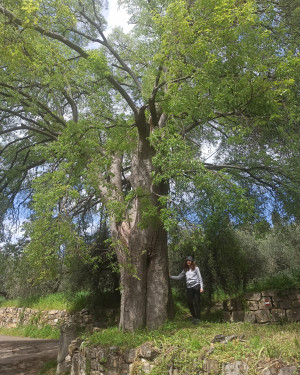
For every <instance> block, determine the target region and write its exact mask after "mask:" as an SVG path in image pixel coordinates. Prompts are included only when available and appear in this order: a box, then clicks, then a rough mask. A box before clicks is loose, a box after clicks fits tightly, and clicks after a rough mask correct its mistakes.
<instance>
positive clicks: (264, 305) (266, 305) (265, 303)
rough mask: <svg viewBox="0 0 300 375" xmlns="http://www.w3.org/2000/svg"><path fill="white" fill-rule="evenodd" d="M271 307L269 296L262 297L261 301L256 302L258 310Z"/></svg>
mask: <svg viewBox="0 0 300 375" xmlns="http://www.w3.org/2000/svg"><path fill="white" fill-rule="evenodd" d="M271 308H272V300H271V299H270V298H265V297H264V298H263V299H262V300H261V301H259V302H258V310H264V309H271Z"/></svg>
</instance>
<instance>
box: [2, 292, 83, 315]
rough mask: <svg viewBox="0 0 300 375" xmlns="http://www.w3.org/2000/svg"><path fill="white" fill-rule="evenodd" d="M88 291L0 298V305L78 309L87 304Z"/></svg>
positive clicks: (37, 308) (71, 310)
mask: <svg viewBox="0 0 300 375" xmlns="http://www.w3.org/2000/svg"><path fill="white" fill-rule="evenodd" d="M89 299H90V293H89V292H77V293H74V294H66V293H55V294H48V295H46V296H36V297H28V298H18V299H14V300H3V299H2V300H0V307H27V308H32V309H36V310H67V311H68V312H73V311H79V310H81V309H83V308H85V307H86V306H87V305H88V302H89Z"/></svg>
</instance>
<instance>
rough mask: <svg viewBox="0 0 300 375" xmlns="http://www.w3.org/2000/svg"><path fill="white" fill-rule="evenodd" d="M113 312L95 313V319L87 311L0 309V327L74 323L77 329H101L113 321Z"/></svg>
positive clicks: (55, 325)
mask: <svg viewBox="0 0 300 375" xmlns="http://www.w3.org/2000/svg"><path fill="white" fill-rule="evenodd" d="M115 315H116V313H115V312H114V311H113V310H102V311H99V312H97V319H96V318H95V317H94V316H93V315H92V314H91V313H90V311H89V310H87V309H83V310H81V311H78V312H74V313H68V312H67V311H61V310H50V311H49V310H45V311H40V310H35V309H30V308H20V307H3V308H0V327H6V328H13V327H17V326H19V325H28V324H35V325H37V326H39V327H41V326H45V325H50V326H52V327H58V328H59V326H60V325H61V324H63V323H75V324H76V325H77V326H78V327H79V328H82V329H87V330H89V329H90V330H91V329H92V328H93V327H94V326H97V327H103V326H105V325H106V324H107V322H108V321H109V320H110V319H114V316H115Z"/></svg>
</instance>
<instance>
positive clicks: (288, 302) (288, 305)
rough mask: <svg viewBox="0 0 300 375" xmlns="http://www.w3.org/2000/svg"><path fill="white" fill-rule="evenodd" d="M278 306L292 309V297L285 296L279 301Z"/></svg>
mask: <svg viewBox="0 0 300 375" xmlns="http://www.w3.org/2000/svg"><path fill="white" fill-rule="evenodd" d="M278 307H279V308H280V309H290V308H291V307H292V301H291V300H290V299H287V298H284V299H282V300H281V301H279V304H278Z"/></svg>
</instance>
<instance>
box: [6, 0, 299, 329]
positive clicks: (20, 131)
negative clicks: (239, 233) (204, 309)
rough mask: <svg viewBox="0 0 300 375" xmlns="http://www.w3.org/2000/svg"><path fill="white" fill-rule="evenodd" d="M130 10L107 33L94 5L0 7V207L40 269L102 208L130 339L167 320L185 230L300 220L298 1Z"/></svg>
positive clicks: (132, 1) (225, 1) (169, 0)
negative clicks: (175, 230)
mask: <svg viewBox="0 0 300 375" xmlns="http://www.w3.org/2000/svg"><path fill="white" fill-rule="evenodd" d="M122 3H123V4H124V5H125V6H126V7H127V9H128V11H129V13H130V14H132V17H131V22H132V23H133V24H134V28H133V30H132V32H130V33H128V34H125V33H124V32H123V31H122V30H121V29H118V28H117V29H115V30H114V31H113V32H112V33H111V34H109V35H108V34H107V32H106V31H105V30H106V21H105V19H104V17H103V9H104V8H103V7H104V5H103V4H102V2H101V1H98V0H78V1H77V0H68V1H61V0H46V1H35V2H33V1H31V0H17V1H16V0H7V1H6V2H5V5H1V6H0V18H1V22H0V28H1V29H0V33H1V41H2V42H1V43H0V56H1V57H0V61H1V70H0V75H1V79H0V100H1V103H0V116H1V117H0V118H1V130H0V134H1V152H0V153H1V159H0V166H1V169H0V182H1V187H0V193H1V195H0V201H1V213H2V215H3V219H4V215H10V214H11V213H12V212H13V211H14V210H15V209H16V208H17V207H23V206H24V205H28V207H29V208H30V210H31V212H32V220H31V221H30V222H29V223H28V224H27V233H28V235H29V236H30V240H31V241H30V244H29V245H28V251H32V252H33V254H36V255H35V256H34V257H33V259H35V258H36V257H38V254H42V255H43V256H44V255H47V254H48V255H49V256H52V255H53V253H56V254H58V255H59V254H61V253H63V254H67V253H68V252H69V251H74V249H77V251H79V252H80V251H83V252H84V241H83V239H82V236H83V234H84V233H86V232H88V231H90V230H91V222H92V221H95V220H96V221H97V220H98V219H99V218H98V216H97V212H99V209H103V208H104V207H105V209H106V210H107V212H108V213H109V216H110V219H109V222H110V232H111V236H112V245H113V246H114V248H115V249H116V252H117V257H118V262H119V265H120V269H121V286H122V302H121V322H120V325H121V327H122V328H124V329H130V330H133V329H136V328H139V327H141V326H144V325H147V326H148V327H149V328H155V327H157V326H159V325H160V324H162V323H163V322H164V321H165V320H166V319H167V317H168V316H169V315H168V314H169V311H170V306H171V302H170V288H169V280H168V259H167V230H169V229H170V228H172V227H173V226H174V225H176V224H177V223H178V222H179V221H184V220H185V221H189V220H191V221H193V222H195V221H196V222H197V223H198V224H203V223H204V222H205V221H207V220H209V218H210V217H212V216H214V215H215V213H219V212H226V214H227V215H229V216H230V217H231V218H232V219H234V220H235V221H236V222H238V221H239V220H244V219H245V218H246V217H247V216H249V215H250V216H253V213H254V212H255V211H256V212H259V211H260V212H264V210H265V209H266V207H267V206H268V204H270V203H269V202H270V201H272V203H274V202H275V203H276V204H278V206H279V207H280V208H282V209H284V210H285V212H287V213H288V214H289V215H290V216H291V217H296V218H299V207H297V204H296V202H297V200H298V199H299V177H300V174H299V162H298V160H299V159H298V157H299V78H300V71H299V67H300V65H299V49H298V48H299V47H298V46H299V32H298V30H297V22H296V20H297V18H299V4H298V1H291V2H289V4H288V6H287V5H286V4H285V3H284V2H281V1H276V0H274V1H273V2H269V1H263V0H262V1H254V0H247V1H239V0H217V1H211V0H196V1H189V0H180V1H178V0H158V1H156V0H151V1H144V0H124V1H122ZM210 153H211V154H210ZM3 222H4V220H3ZM161 301H163V302H161ZM134 311H135V312H134Z"/></svg>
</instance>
